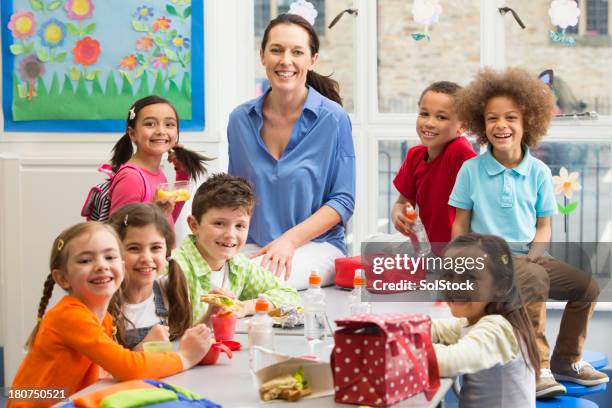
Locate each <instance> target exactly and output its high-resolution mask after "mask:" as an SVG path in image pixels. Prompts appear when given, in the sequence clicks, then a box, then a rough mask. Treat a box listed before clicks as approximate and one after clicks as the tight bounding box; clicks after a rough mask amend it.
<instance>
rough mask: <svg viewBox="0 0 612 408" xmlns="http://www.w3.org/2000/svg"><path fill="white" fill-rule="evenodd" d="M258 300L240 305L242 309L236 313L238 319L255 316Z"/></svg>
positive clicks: (246, 301) (247, 301)
mask: <svg viewBox="0 0 612 408" xmlns="http://www.w3.org/2000/svg"><path fill="white" fill-rule="evenodd" d="M256 300H257V299H251V300H245V301H244V302H241V303H240V308H239V309H238V310H236V311H235V312H234V313H235V314H236V317H238V318H241V317H245V316H251V315H254V314H255V301H256Z"/></svg>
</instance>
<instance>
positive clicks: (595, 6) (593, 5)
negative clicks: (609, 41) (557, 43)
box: [581, 0, 609, 35]
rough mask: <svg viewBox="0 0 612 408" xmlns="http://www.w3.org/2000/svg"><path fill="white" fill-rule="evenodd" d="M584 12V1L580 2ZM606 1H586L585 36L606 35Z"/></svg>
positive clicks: (607, 18) (607, 11)
mask: <svg viewBox="0 0 612 408" xmlns="http://www.w3.org/2000/svg"><path fill="white" fill-rule="evenodd" d="M581 3H582V5H583V7H582V9H583V10H584V3H585V2H584V0H583V1H581ZM608 13H609V10H608V0H587V1H586V33H585V34H586V35H608V20H609V14H608Z"/></svg>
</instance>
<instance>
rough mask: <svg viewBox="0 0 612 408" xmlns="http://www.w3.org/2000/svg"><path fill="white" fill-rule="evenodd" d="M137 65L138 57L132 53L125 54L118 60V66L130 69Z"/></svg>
mask: <svg viewBox="0 0 612 408" xmlns="http://www.w3.org/2000/svg"><path fill="white" fill-rule="evenodd" d="M136 65H138V59H137V58H136V56H135V55H134V54H130V55H126V56H125V57H123V59H122V60H121V61H119V68H123V69H127V70H128V71H132V70H133V69H134V68H136Z"/></svg>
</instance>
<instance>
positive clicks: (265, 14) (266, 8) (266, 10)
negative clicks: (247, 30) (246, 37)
mask: <svg viewBox="0 0 612 408" xmlns="http://www.w3.org/2000/svg"><path fill="white" fill-rule="evenodd" d="M270 20H271V18H270V2H269V1H265V0H255V36H256V37H260V38H261V37H262V36H263V34H264V30H265V29H266V26H267V25H268V22H269V21H270Z"/></svg>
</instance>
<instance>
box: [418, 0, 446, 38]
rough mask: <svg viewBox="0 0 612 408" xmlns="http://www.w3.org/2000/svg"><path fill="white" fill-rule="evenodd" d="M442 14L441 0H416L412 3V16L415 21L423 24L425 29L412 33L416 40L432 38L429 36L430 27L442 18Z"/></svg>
mask: <svg viewBox="0 0 612 408" xmlns="http://www.w3.org/2000/svg"><path fill="white" fill-rule="evenodd" d="M441 14H442V6H441V5H440V2H439V0H414V4H413V5H412V18H413V19H414V22H415V23H417V24H419V25H422V26H423V27H424V28H423V31H422V32H416V33H412V38H414V39H415V40H416V41H420V40H422V39H427V40H428V41H430V40H431V37H430V36H429V27H430V26H431V25H433V24H435V23H437V22H438V21H439V20H440V15H441Z"/></svg>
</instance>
